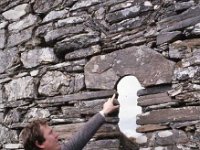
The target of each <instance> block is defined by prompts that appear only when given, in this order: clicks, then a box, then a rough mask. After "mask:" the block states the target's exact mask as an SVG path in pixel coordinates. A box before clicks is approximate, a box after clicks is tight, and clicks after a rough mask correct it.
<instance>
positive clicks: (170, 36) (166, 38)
mask: <svg viewBox="0 0 200 150" xmlns="http://www.w3.org/2000/svg"><path fill="white" fill-rule="evenodd" d="M180 35H181V31H174V32H164V33H162V32H161V33H160V34H158V36H157V40H156V43H157V45H160V44H163V43H165V42H166V43H168V42H173V41H174V40H176V39H178V37H179V36H180Z"/></svg>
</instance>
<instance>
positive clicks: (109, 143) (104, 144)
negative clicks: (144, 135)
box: [83, 139, 120, 150]
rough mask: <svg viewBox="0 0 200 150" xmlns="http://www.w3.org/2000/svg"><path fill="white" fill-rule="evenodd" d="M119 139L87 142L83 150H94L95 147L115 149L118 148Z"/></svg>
mask: <svg viewBox="0 0 200 150" xmlns="http://www.w3.org/2000/svg"><path fill="white" fill-rule="evenodd" d="M119 146H120V141H119V140H118V139H107V140H98V141H91V142H89V143H88V144H87V145H86V146H85V147H84V149H83V150H92V149H93V150H94V149H95V150H96V149H104V150H105V149H109V150H117V149H119Z"/></svg>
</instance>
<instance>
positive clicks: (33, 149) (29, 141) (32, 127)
mask: <svg viewBox="0 0 200 150" xmlns="http://www.w3.org/2000/svg"><path fill="white" fill-rule="evenodd" d="M47 124H48V123H47V120H44V119H37V120H34V121H32V122H31V123H30V124H29V125H27V126H26V127H25V128H24V129H23V130H22V132H21V135H20V138H21V140H22V141H23V145H24V149H25V150H40V148H39V147H37V146H36V144H35V143H36V141H37V142H38V144H42V143H43V142H44V141H45V138H44V136H43V133H42V132H41V130H40V126H45V125H47Z"/></svg>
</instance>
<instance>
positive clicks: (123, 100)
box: [117, 76, 142, 138]
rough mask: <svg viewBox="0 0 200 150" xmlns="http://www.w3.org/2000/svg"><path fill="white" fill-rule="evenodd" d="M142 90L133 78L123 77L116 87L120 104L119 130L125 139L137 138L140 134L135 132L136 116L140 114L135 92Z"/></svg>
mask: <svg viewBox="0 0 200 150" xmlns="http://www.w3.org/2000/svg"><path fill="white" fill-rule="evenodd" d="M140 89H142V86H141V85H140V83H139V81H138V80H137V78H136V77H134V76H125V77H123V78H122V79H121V80H120V81H119V83H118V85H117V92H118V94H119V97H118V101H119V103H120V111H119V118H120V121H119V124H118V125H119V128H120V130H121V132H122V133H124V134H125V135H126V136H127V137H135V138H136V137H138V136H140V135H141V134H140V133H137V132H136V128H137V124H136V115H137V114H141V112H142V110H141V107H140V106H137V99H138V96H137V91H138V90H140Z"/></svg>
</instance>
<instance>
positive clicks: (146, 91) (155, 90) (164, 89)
mask: <svg viewBox="0 0 200 150" xmlns="http://www.w3.org/2000/svg"><path fill="white" fill-rule="evenodd" d="M170 89H171V85H156V86H151V87H147V88H145V89H141V90H138V91H137V96H144V95H150V94H157V93H163V92H167V91H168V90H170Z"/></svg>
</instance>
